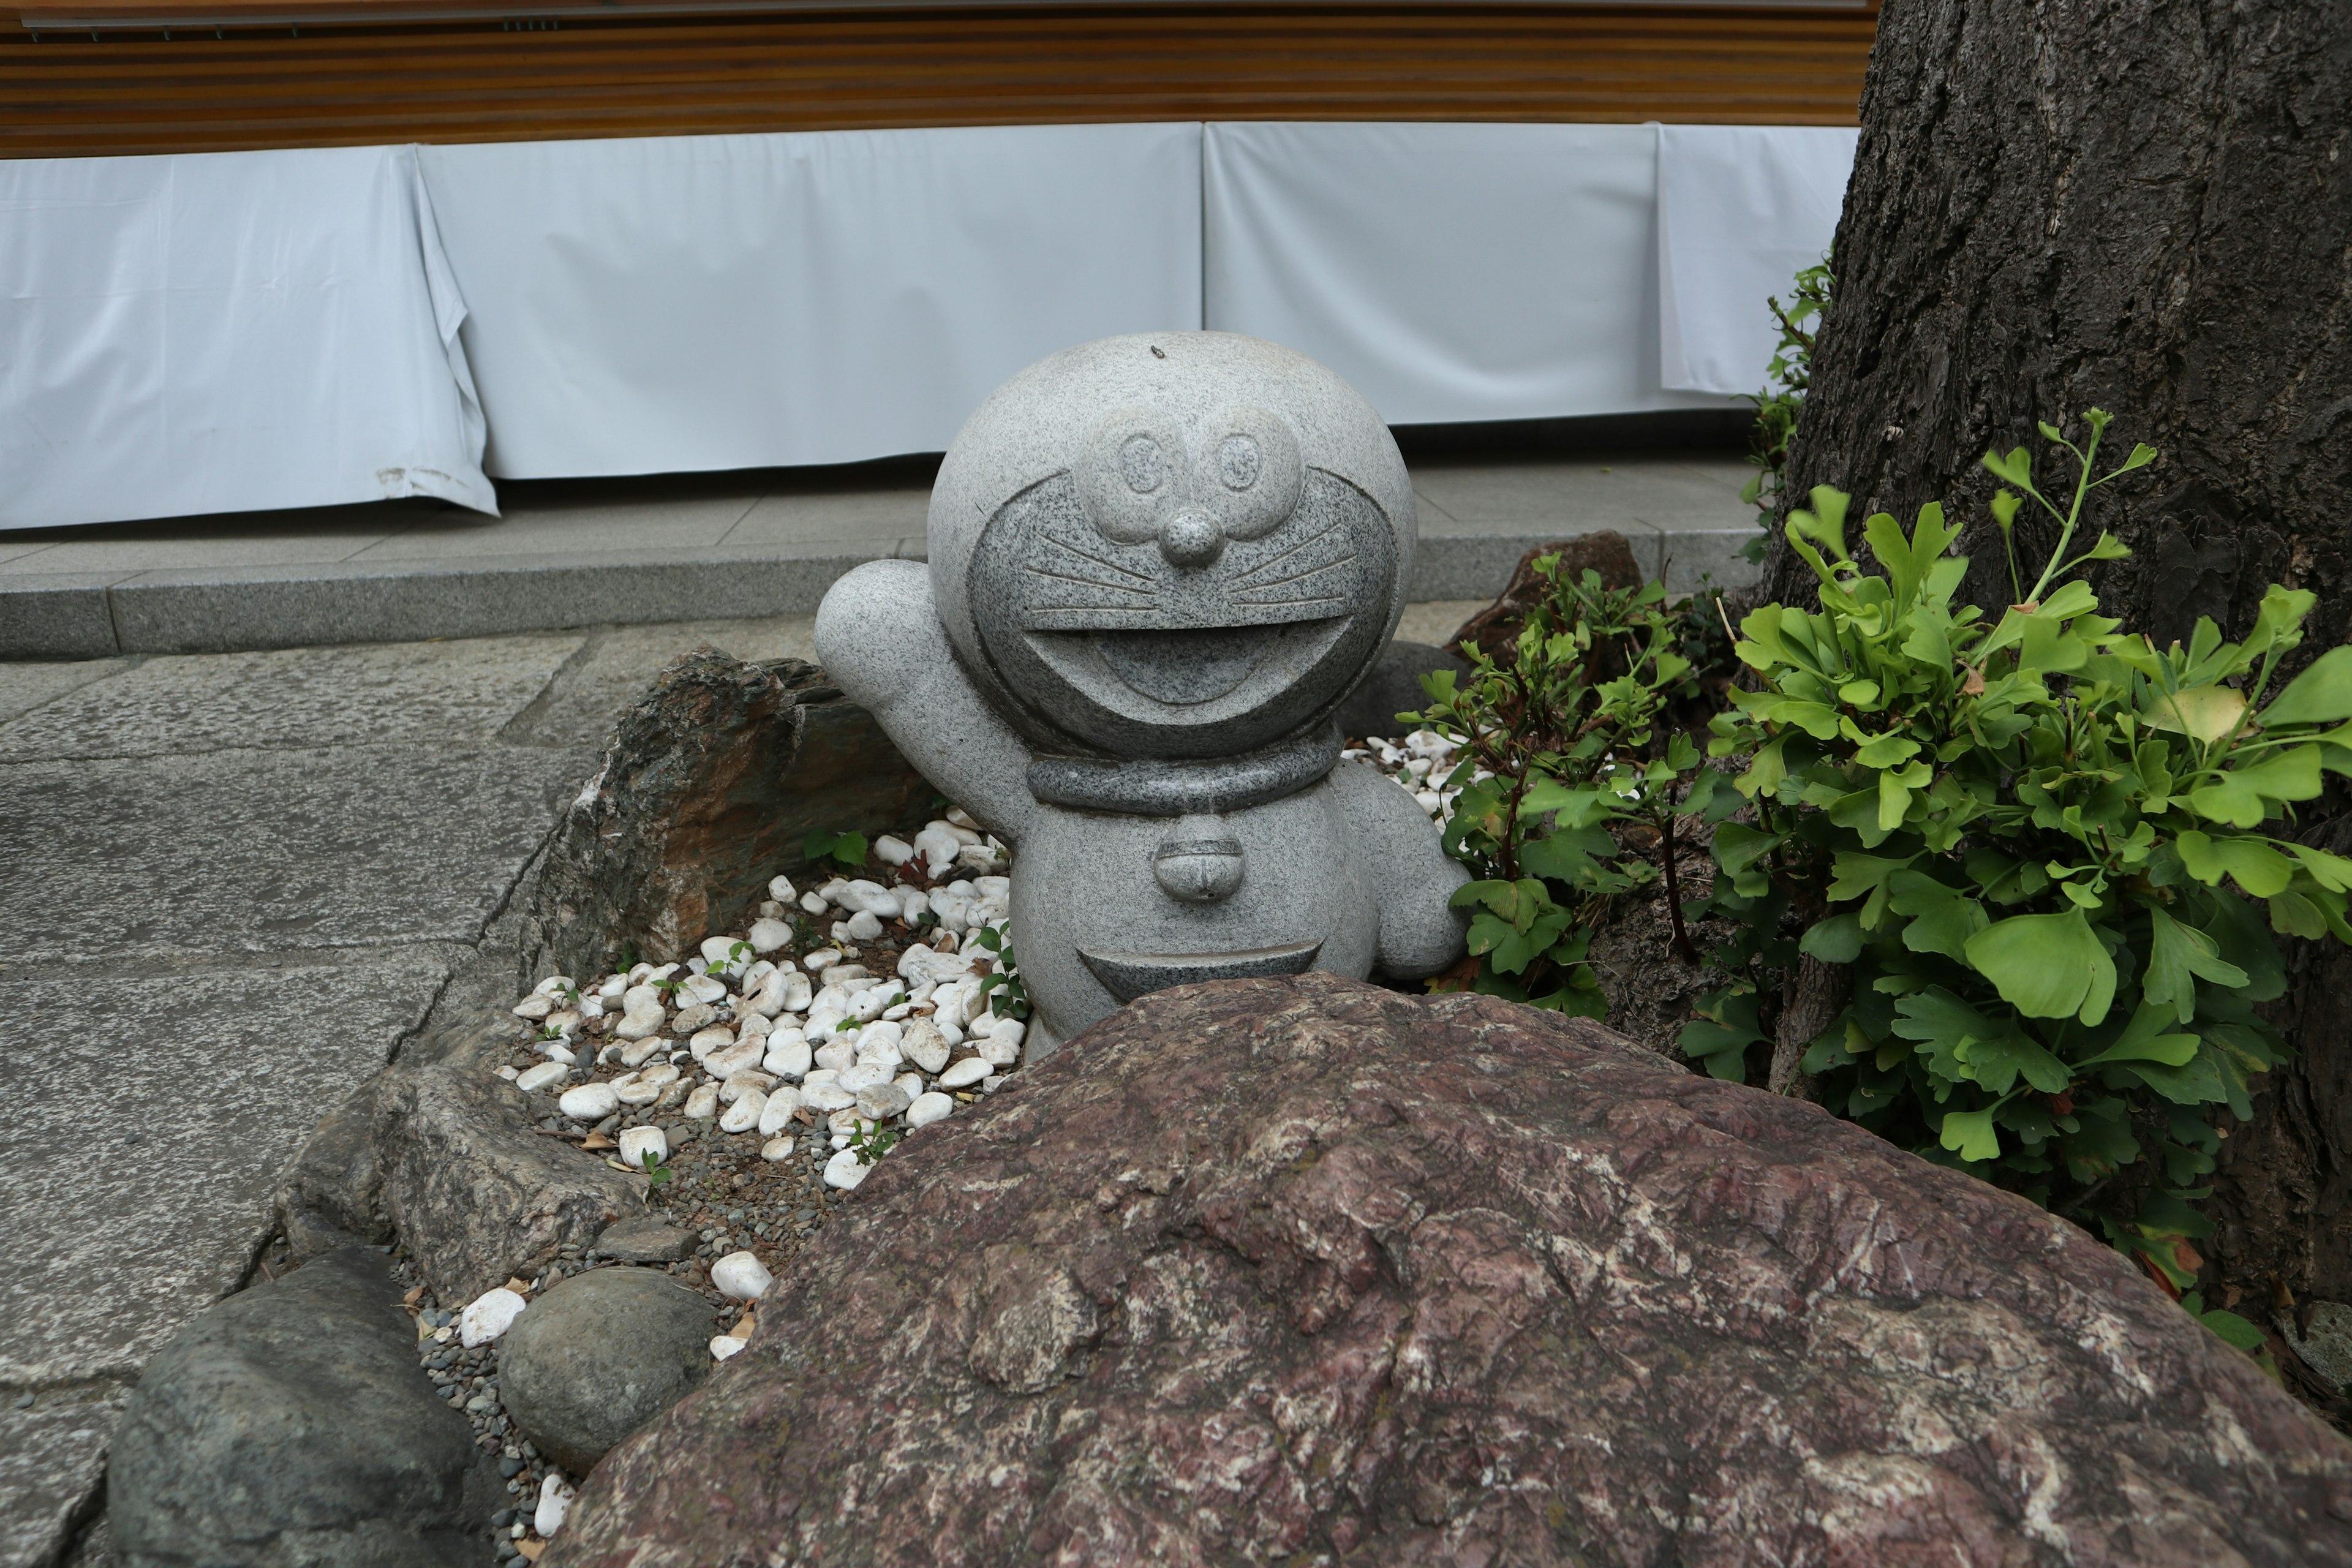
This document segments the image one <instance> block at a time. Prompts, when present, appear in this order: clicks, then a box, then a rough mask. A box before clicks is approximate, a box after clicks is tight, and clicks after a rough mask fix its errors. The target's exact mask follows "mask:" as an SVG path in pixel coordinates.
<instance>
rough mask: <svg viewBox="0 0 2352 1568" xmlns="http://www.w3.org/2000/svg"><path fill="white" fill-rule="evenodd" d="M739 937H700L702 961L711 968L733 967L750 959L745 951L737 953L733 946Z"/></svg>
mask: <svg viewBox="0 0 2352 1568" xmlns="http://www.w3.org/2000/svg"><path fill="white" fill-rule="evenodd" d="M740 940H741V939H740V938H739V937H731V936H706V937H704V938H703V939H702V962H703V963H707V964H709V966H710V967H711V968H712V969H714V970H718V969H735V968H739V967H740V966H741V965H743V964H745V963H750V962H751V957H750V955H749V954H747V953H738V952H736V951H735V947H736V944H737V942H740Z"/></svg>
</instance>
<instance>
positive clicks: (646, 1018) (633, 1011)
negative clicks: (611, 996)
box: [613, 985, 662, 1040]
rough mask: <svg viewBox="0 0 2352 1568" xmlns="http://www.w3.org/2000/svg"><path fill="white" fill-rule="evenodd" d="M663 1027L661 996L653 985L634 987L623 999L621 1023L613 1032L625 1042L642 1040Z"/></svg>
mask: <svg viewBox="0 0 2352 1568" xmlns="http://www.w3.org/2000/svg"><path fill="white" fill-rule="evenodd" d="M661 1026H662V1003H661V994H660V993H659V992H657V991H656V990H655V989H654V988H653V987H652V986H651V985H632V986H631V987H629V990H628V993H627V994H625V995H624V996H623V997H622V998H621V1021H620V1023H619V1024H617V1025H615V1026H614V1029H613V1032H614V1034H616V1035H618V1036H619V1037H621V1038H623V1039H625V1040H642V1039H644V1038H645V1037H646V1036H647V1035H651V1034H656V1033H658V1032H659V1031H660V1029H661Z"/></svg>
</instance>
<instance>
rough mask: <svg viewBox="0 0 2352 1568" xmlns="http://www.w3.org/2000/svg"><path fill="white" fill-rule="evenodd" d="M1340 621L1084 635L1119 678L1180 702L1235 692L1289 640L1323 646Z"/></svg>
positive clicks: (1139, 689)
mask: <svg viewBox="0 0 2352 1568" xmlns="http://www.w3.org/2000/svg"><path fill="white" fill-rule="evenodd" d="M1339 625H1340V621H1339V619H1338V618H1333V619H1327V620H1318V621H1287V622H1284V623H1281V624H1279V625H1275V626H1197V627H1189V628H1187V629H1184V630H1181V631H1134V632H1129V631H1097V632H1088V633H1085V634H1082V635H1083V636H1084V637H1085V638H1086V639H1087V641H1089V642H1090V643H1092V645H1093V647H1094V651H1095V653H1096V655H1097V657H1098V658H1100V659H1101V660H1102V662H1103V664H1104V666H1105V667H1106V668H1108V669H1109V671H1110V673H1111V674H1112V675H1114V676H1116V677H1118V680H1119V682H1120V684H1122V685H1124V686H1126V687H1127V688H1128V689H1129V690H1132V691H1135V692H1138V693H1139V694H1141V695H1142V696H1145V697H1149V698H1150V699H1151V700H1153V701H1155V702H1166V703H1169V704H1171V705H1174V706H1180V707H1181V706H1189V705H1191V704H1192V703H1196V702H1213V701H1215V700H1217V699H1218V698H1220V697H1224V696H1228V695H1230V694H1231V693H1232V692H1234V690H1236V689H1238V688H1239V687H1240V686H1241V684H1242V682H1244V680H1247V679H1249V678H1250V675H1251V673H1252V672H1253V671H1255V669H1257V668H1258V667H1259V666H1260V665H1262V664H1264V663H1265V662H1266V659H1267V658H1268V656H1269V655H1272V654H1275V653H1276V651H1277V650H1279V649H1280V648H1282V647H1284V645H1286V644H1287V645H1293V646H1297V647H1307V646H1310V645H1312V646H1317V647H1319V646H1320V645H1322V644H1324V643H1326V642H1328V639H1329V637H1330V636H1331V635H1332V634H1334V633H1335V632H1336V631H1337V630H1338V628H1339Z"/></svg>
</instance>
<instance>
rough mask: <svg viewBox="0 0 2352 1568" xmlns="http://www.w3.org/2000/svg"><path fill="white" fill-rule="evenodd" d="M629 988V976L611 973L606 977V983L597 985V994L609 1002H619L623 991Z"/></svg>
mask: <svg viewBox="0 0 2352 1568" xmlns="http://www.w3.org/2000/svg"><path fill="white" fill-rule="evenodd" d="M628 988H629V980H628V976H626V975H625V974H609V975H606V976H605V977H604V984H602V985H599V986H598V987H596V994H597V995H598V996H600V997H602V998H603V999H604V1000H605V1001H607V1002H618V1001H619V1000H620V999H621V993H623V992H624V991H626V990H627V989H628Z"/></svg>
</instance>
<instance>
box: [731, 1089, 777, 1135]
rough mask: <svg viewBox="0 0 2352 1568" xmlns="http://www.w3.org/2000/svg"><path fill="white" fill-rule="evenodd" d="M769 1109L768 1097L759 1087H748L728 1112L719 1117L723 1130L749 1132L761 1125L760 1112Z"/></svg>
mask: <svg viewBox="0 0 2352 1568" xmlns="http://www.w3.org/2000/svg"><path fill="white" fill-rule="evenodd" d="M767 1109H768V1097H767V1096H766V1095H764V1094H761V1092H760V1091H759V1090H758V1089H746V1090H745V1091H744V1092H743V1094H742V1096H741V1097H740V1099H738V1100H736V1101H735V1103H734V1104H732V1105H730V1106H729V1107H728V1108H727V1113H726V1114H725V1115H723V1116H721V1117H720V1118H719V1131H721V1132H749V1131H751V1129H753V1128H754V1127H757V1126H758V1125H760V1113H761V1111H763V1110H767Z"/></svg>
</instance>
